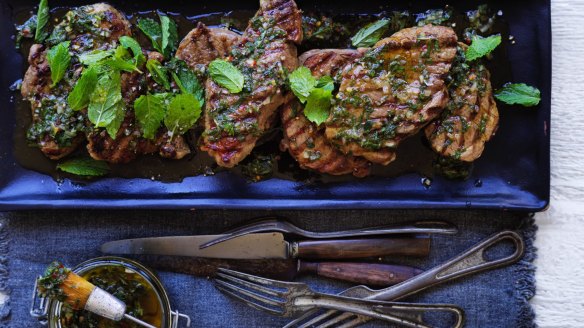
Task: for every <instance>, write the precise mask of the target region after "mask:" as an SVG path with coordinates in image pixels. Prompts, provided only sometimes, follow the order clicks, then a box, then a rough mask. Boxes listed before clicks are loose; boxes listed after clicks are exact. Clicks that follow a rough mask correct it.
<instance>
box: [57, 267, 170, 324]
mask: <svg viewBox="0 0 584 328" xmlns="http://www.w3.org/2000/svg"><path fill="white" fill-rule="evenodd" d="M81 277H83V278H85V279H86V280H87V281H89V282H91V283H92V284H94V285H95V286H97V287H99V288H101V289H103V290H105V291H106V292H108V293H110V294H112V295H113V296H115V297H116V298H118V299H119V300H121V301H122V302H124V303H125V304H126V306H127V308H126V313H127V314H129V315H131V316H133V317H135V318H138V319H140V320H143V321H145V322H147V323H149V324H151V325H154V326H156V327H160V326H161V324H162V315H163V314H162V306H161V302H160V300H159V298H158V296H157V295H156V292H155V291H154V289H153V287H152V285H151V284H150V283H148V282H147V281H146V280H145V279H144V277H142V276H141V275H140V274H138V273H136V272H134V271H132V270H130V269H128V268H125V267H123V266H121V265H108V266H102V267H97V268H93V269H91V270H89V271H87V272H86V273H84V274H82V275H81ZM59 321H60V323H61V327H62V328H140V327H141V326H139V325H137V324H135V323H133V322H130V321H127V320H122V321H119V322H115V321H112V320H109V319H105V318H103V317H100V316H97V315H95V314H92V313H89V312H87V311H78V310H72V309H71V308H70V307H69V306H68V305H67V304H63V306H62V308H61V315H60V318H59Z"/></svg>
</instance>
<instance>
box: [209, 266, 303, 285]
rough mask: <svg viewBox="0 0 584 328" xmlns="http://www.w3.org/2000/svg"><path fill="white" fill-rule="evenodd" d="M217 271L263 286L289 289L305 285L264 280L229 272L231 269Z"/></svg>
mask: <svg viewBox="0 0 584 328" xmlns="http://www.w3.org/2000/svg"><path fill="white" fill-rule="evenodd" d="M217 271H218V272H221V273H225V274H228V275H232V276H235V277H238V278H241V279H246V280H249V281H253V282H257V283H259V284H262V285H268V286H275V287H280V288H286V289H288V288H289V287H290V286H297V285H304V284H302V283H295V282H282V281H277V280H272V279H267V278H262V277H258V276H254V275H251V274H247V273H243V272H239V271H233V270H229V269H225V268H219V269H218V270H217Z"/></svg>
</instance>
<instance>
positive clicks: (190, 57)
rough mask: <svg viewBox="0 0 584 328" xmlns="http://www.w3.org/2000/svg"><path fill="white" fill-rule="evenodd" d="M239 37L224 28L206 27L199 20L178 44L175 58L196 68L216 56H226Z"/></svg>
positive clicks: (204, 64) (205, 64)
mask: <svg viewBox="0 0 584 328" xmlns="http://www.w3.org/2000/svg"><path fill="white" fill-rule="evenodd" d="M239 39H240V36H239V35H238V34H237V33H235V32H232V31H230V30H227V29H224V28H208V27H207V26H205V24H203V23H200V22H199V23H198V24H197V27H196V28H194V29H192V30H191V31H190V32H189V33H188V34H187V35H186V36H185V37H184V39H183V40H182V41H181V43H180V44H179V46H178V50H177V51H176V58H178V59H181V60H184V61H185V63H187V65H188V66H189V67H190V68H191V69H193V70H197V69H200V67H201V66H207V65H208V64H209V63H210V62H212V61H213V60H214V59H216V58H224V57H227V56H228V55H229V53H230V52H231V48H232V47H233V45H234V44H235V43H237V42H238V41H239Z"/></svg>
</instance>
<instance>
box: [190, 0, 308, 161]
mask: <svg viewBox="0 0 584 328" xmlns="http://www.w3.org/2000/svg"><path fill="white" fill-rule="evenodd" d="M301 41H302V18H301V13H300V11H299V10H298V8H297V6H296V3H295V2H294V1H293V0H261V1H260V10H259V11H258V12H257V14H256V15H255V17H254V18H252V19H251V21H250V23H249V25H248V27H247V29H246V30H245V32H244V34H243V36H242V38H241V41H240V42H239V43H238V44H236V45H235V46H234V47H232V49H231V54H230V56H229V58H228V59H229V60H230V61H231V63H232V64H233V65H235V66H236V67H237V68H238V69H239V70H240V71H241V72H242V73H243V75H244V79H245V84H244V87H243V91H242V92H240V93H238V94H232V93H230V92H229V90H227V89H226V88H224V87H222V86H220V85H219V84H217V83H216V82H215V81H213V79H211V78H208V79H207V81H206V84H205V89H206V112H205V132H204V134H203V143H202V146H201V149H202V150H204V151H207V152H208V153H209V154H210V155H211V156H212V157H214V159H215V161H216V162H217V164H218V165H220V166H223V167H233V166H235V165H237V164H238V163H239V162H240V161H241V160H243V159H244V158H245V157H246V156H247V155H249V154H250V153H251V151H252V150H253V148H254V147H255V144H256V142H257V141H258V139H259V138H260V137H261V136H262V135H264V134H265V132H266V131H268V130H269V129H270V128H271V127H272V124H273V122H274V119H275V117H276V112H277V109H278V107H280V105H282V104H283V103H284V101H285V94H284V91H283V86H284V85H285V80H286V72H291V71H293V70H294V69H296V67H297V66H298V58H297V54H296V45H295V44H297V43H300V42H301Z"/></svg>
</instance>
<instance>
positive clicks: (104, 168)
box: [57, 157, 109, 177]
mask: <svg viewBox="0 0 584 328" xmlns="http://www.w3.org/2000/svg"><path fill="white" fill-rule="evenodd" d="M57 169H59V170H61V171H63V172H67V173H71V174H75V175H80V176H86V177H97V176H102V175H106V174H108V172H109V167H108V165H107V163H106V162H102V161H96V160H94V159H92V158H87V157H81V158H73V159H70V160H68V161H65V162H63V163H60V164H58V165H57Z"/></svg>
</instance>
